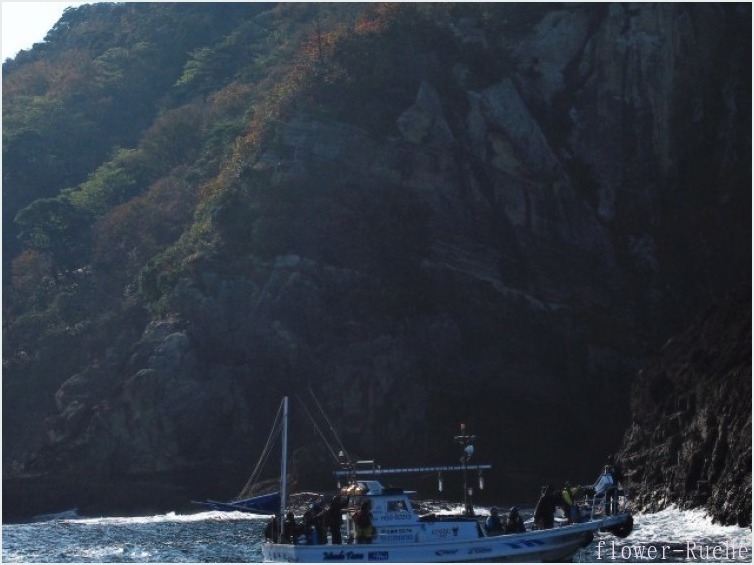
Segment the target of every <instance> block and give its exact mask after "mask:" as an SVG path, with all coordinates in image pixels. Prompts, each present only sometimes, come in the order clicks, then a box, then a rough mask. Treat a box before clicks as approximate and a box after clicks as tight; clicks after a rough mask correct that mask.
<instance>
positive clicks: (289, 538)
mask: <svg viewBox="0 0 754 565" xmlns="http://www.w3.org/2000/svg"><path fill="white" fill-rule="evenodd" d="M298 534H299V528H298V524H296V517H295V516H294V515H293V512H290V511H288V513H287V514H286V515H285V521H283V539H282V540H281V541H282V542H283V543H296V542H297V541H298Z"/></svg>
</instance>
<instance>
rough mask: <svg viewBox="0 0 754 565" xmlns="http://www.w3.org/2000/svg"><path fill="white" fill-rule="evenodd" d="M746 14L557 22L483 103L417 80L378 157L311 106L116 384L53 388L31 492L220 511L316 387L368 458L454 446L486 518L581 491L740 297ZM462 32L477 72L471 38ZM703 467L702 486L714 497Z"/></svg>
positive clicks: (254, 167) (473, 80)
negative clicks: (694, 342) (504, 504)
mask: <svg viewBox="0 0 754 565" xmlns="http://www.w3.org/2000/svg"><path fill="white" fill-rule="evenodd" d="M747 9H748V7H741V6H739V7H729V8H726V9H723V8H721V7H719V6H710V5H692V6H677V5H670V4H668V5H665V4H654V5H653V4H646V5H632V6H623V5H608V6H603V5H600V6H581V7H579V6H573V7H569V8H566V9H562V10H558V11H551V12H549V13H547V14H546V15H545V17H543V18H542V19H541V21H539V23H538V24H537V25H536V26H534V27H533V28H532V29H531V30H530V32H529V33H528V34H527V35H526V37H525V38H524V39H523V40H522V41H521V42H520V44H519V45H518V47H517V48H516V49H515V50H514V51H513V55H512V59H511V61H510V64H509V68H508V70H507V71H506V72H501V73H500V75H499V76H495V77H492V78H491V79H488V80H485V81H482V80H481V79H480V78H479V77H478V76H476V75H475V72H476V71H475V70H474V69H473V68H470V67H469V65H468V64H466V63H464V62H463V61H457V62H454V61H453V60H450V61H446V60H442V61H440V62H439V63H438V62H437V59H438V56H437V55H433V54H432V53H429V54H426V53H425V54H423V58H422V59H421V60H422V61H424V63H423V64H427V65H429V68H428V69H427V68H425V70H431V71H436V70H437V69H435V68H434V67H438V66H439V67H441V68H442V69H445V70H446V71H447V70H449V69H452V71H451V72H447V73H446V75H443V76H451V77H452V80H451V81H450V83H448V82H447V81H446V82H442V81H440V80H439V79H434V80H433V77H435V76H437V73H436V72H426V73H423V74H419V75H417V76H416V77H414V80H413V82H414V83H415V88H414V89H413V90H412V97H413V100H409V102H407V103H406V104H405V105H403V106H402V107H401V108H400V110H399V111H398V112H394V113H393V114H391V115H390V119H389V122H388V125H387V126H384V127H385V129H386V130H388V131H389V134H384V133H383V132H382V130H381V129H380V130H379V131H375V130H374V128H370V127H369V126H368V124H367V125H365V124H364V123H361V122H360V123H351V122H349V120H348V119H347V117H348V116H346V115H340V114H338V113H337V112H334V111H333V112H331V113H330V114H328V113H327V112H321V111H320V112H314V111H311V108H306V107H305V105H302V108H300V109H299V111H298V112H296V113H295V114H294V115H293V117H291V118H290V119H287V120H286V121H285V123H283V124H282V125H281V126H280V130H279V132H278V135H277V136H276V139H275V143H273V144H269V145H268V146H267V147H265V148H264V150H261V151H260V152H258V153H256V154H255V155H254V156H253V157H249V159H248V161H247V162H245V163H243V164H242V166H241V167H240V172H239V176H238V180H237V193H236V195H235V197H234V198H233V199H232V200H230V201H229V203H227V204H226V205H225V206H224V207H219V208H218V210H217V212H216V214H215V217H214V220H215V222H216V223H217V224H218V228H217V229H218V232H219V233H220V234H221V237H222V238H223V240H224V245H225V247H221V249H220V251H219V252H218V254H217V255H216V256H211V257H207V256H201V255H200V254H197V257H196V260H195V262H194V264H193V265H192V272H191V273H190V274H189V275H188V276H186V277H184V278H183V279H182V280H181V281H180V282H179V283H178V285H177V286H176V287H175V289H174V290H173V292H172V295H171V297H170V311H171V312H172V316H171V317H170V318H165V319H152V320H150V321H149V322H148V323H147V324H146V325H145V324H144V322H143V316H142V317H136V316H135V317H133V318H132V319H131V322H129V324H128V325H127V327H124V329H123V331H122V335H123V340H122V343H119V344H118V346H117V347H113V348H112V349H111V350H109V352H108V358H107V366H106V367H95V368H88V369H86V370H82V371H81V372H79V373H77V374H76V375H74V376H72V377H71V378H70V379H69V380H68V381H66V383H65V384H64V385H63V386H62V387H61V388H60V389H59V391H58V393H57V395H56V397H55V400H56V403H57V404H56V407H55V414H54V415H53V416H52V417H50V418H49V419H48V421H47V432H48V437H49V440H48V441H47V443H46V444H45V445H44V446H41V447H40V448H39V449H38V450H37V449H35V450H34V451H35V452H36V453H35V456H34V458H31V459H30V460H29V462H28V464H27V466H26V470H27V471H34V472H42V473H47V472H50V471H51V470H52V469H56V470H65V471H66V472H67V473H68V475H67V476H69V477H72V479H71V480H73V481H80V482H81V483H83V481H84V479H85V477H86V476H88V475H90V474H95V475H96V476H97V477H99V478H100V480H101V481H103V483H104V484H107V483H108V481H116V480H117V481H119V482H118V484H119V485H121V486H120V487H119V488H127V489H130V490H129V492H131V493H132V497H131V499H130V501H124V500H123V499H122V497H118V499H117V500H116V499H115V497H111V498H108V496H109V495H108V494H106V492H105V494H102V493H101V492H100V491H97V492H98V496H100V498H99V499H97V501H96V502H95V501H94V500H95V499H96V498H97V497H95V496H94V495H93V494H91V495H90V498H91V499H92V500H93V502H92V505H93V507H95V506H96V505H97V504H99V505H100V506H102V507H107V506H108V504H109V505H110V506H111V507H117V508H125V507H128V503H129V502H130V503H131V505H132V506H133V507H134V508H137V507H139V505H140V504H142V505H143V504H145V503H147V502H148V503H149V504H152V503H154V504H157V502H155V501H154V498H149V497H153V492H154V490H153V489H148V488H145V487H144V482H143V481H146V482H147V483H148V484H150V485H155V484H156V485H160V484H171V485H174V486H175V485H179V486H177V487H176V489H177V492H175V495H174V496H173V495H171V496H168V495H165V497H166V498H167V499H170V500H172V501H173V503H175V502H177V501H185V500H189V499H191V498H201V497H203V496H208V497H212V498H222V497H223V496H228V497H229V496H231V495H233V494H235V493H236V491H237V490H238V489H239V488H240V486H242V484H243V482H244V481H245V479H246V475H247V474H248V473H249V472H250V470H251V468H252V467H253V462H254V458H255V456H256V454H257V453H258V452H259V450H260V449H261V447H262V445H263V441H264V439H265V437H266V433H267V427H268V426H269V424H270V422H271V421H272V417H273V415H274V409H275V407H276V406H277V403H278V401H279V398H280V396H282V395H283V394H294V393H296V392H299V391H305V390H306V388H307V386H311V387H312V388H313V389H314V390H315V391H316V392H317V395H318V396H319V397H320V399H321V401H322V404H323V405H324V407H325V409H326V410H327V412H328V415H329V416H330V417H331V419H332V420H333V423H334V425H335V427H336V428H337V429H338V430H340V431H341V434H342V436H343V440H344V442H345V443H346V445H347V446H348V448H349V450H350V451H351V452H352V453H354V454H358V455H359V456H362V457H369V458H371V457H376V458H377V459H378V461H379V462H381V463H384V464H389V463H395V464H424V463H427V464H436V463H446V462H448V463H450V462H453V461H455V460H456V458H457V457H458V454H457V453H456V448H455V446H454V445H453V443H452V435H453V434H454V433H456V432H457V427H458V422H460V421H465V422H467V423H468V424H469V429H470V430H471V431H472V432H473V433H477V434H478V435H479V436H480V439H479V445H478V446H477V454H478V457H479V460H480V461H482V460H484V461H485V462H487V461H489V462H491V463H493V465H494V466H495V469H494V470H493V472H492V473H491V475H490V476H489V478H488V481H487V485H488V488H489V489H491V490H489V491H488V497H489V498H490V500H495V501H499V500H506V501H511V502H515V503H519V502H521V503H527V502H533V501H534V500H535V499H536V495H537V493H538V487H539V485H541V484H542V483H544V482H552V483H553V484H556V485H557V484H558V483H559V482H560V481H565V480H570V481H572V482H574V481H575V482H589V481H591V480H592V479H593V478H594V475H595V474H596V472H597V470H598V469H599V466H600V464H601V463H603V461H604V458H605V456H606V455H607V454H608V453H611V452H614V451H615V449H616V446H617V445H618V444H619V441H620V438H621V436H622V434H623V433H624V431H625V428H626V426H627V425H628V423H629V422H630V421H631V419H630V416H629V414H630V407H629V395H630V391H631V388H630V385H631V381H632V379H633V376H634V375H635V374H636V371H637V370H639V369H640V368H641V367H642V366H643V365H644V363H645V360H646V357H647V355H648V353H649V352H651V351H653V350H654V349H655V348H656V346H657V344H658V343H662V341H664V339H665V338H666V336H667V335H671V334H672V333H674V332H675V331H677V330H678V328H679V325H680V324H685V323H687V322H688V321H689V319H690V318H691V317H692V316H693V314H694V313H695V311H696V310H697V308H699V307H700V306H701V305H702V304H705V303H707V302H708V301H709V300H710V299H711V298H714V297H716V296H719V295H721V294H723V293H725V292H726V290H727V289H728V288H729V286H730V285H735V284H737V283H739V282H740V281H746V280H748V277H749V274H750V267H751V263H750V260H751V244H750V229H751V223H750V222H751V220H750V215H749V210H750V197H751V196H750V147H751V146H750V128H749V126H750V103H749V102H750V101H749V100H748V98H747V97H748V95H749V90H750V84H751V80H750V76H751V75H750V71H751V66H750V65H749V64H743V63H742V60H744V59H745V58H746V57H748V56H749V55H750V54H749V53H748V52H749V50H750V27H749V28H748V36H747V35H746V29H747V28H746V26H745V25H743V24H742V23H741V21H742V19H744V20H745V19H746V18H749V19H750V16H749V15H748V13H746V14H744V15H741V14H736V11H737V10H738V11H746V10H747ZM739 28H740V29H739ZM454 29H455V31H454V33H455V34H456V36H455V38H456V39H455V40H456V41H457V42H458V43H459V44H460V45H464V46H466V47H467V48H469V49H471V48H474V49H480V50H482V52H483V51H484V49H491V48H492V47H491V45H492V44H493V43H492V42H493V39H494V38H492V37H486V36H485V32H484V29H483V26H481V24H479V23H478V22H473V21H465V22H463V25H460V24H459V25H457V26H456V27H455V28H454ZM426 61H430V62H429V63H426ZM433 65H434V67H433ZM417 67H419V68H422V67H421V66H420V65H419V64H418V63H417ZM386 91H389V89H386ZM459 93H460V94H459ZM380 96H382V94H380V93H376V94H375V104H377V103H378V102H379V100H378V99H379V97H380ZM364 112H365V113H367V112H369V108H365V109H364ZM352 121H359V120H352ZM260 210H261V211H262V212H261V213H260ZM247 240H248V242H252V241H253V242H259V241H263V242H265V244H266V249H267V250H268V252H267V253H266V254H265V253H259V252H258V249H257V248H255V247H254V245H256V244H257V243H254V244H252V243H247V244H246V246H245V247H244V245H242V244H244V243H246V242H247ZM231 244H232V245H231ZM239 247H240V248H242V249H246V250H247V252H246V253H244V254H240V255H239V254H237V253H234V254H231V253H230V252H228V253H226V254H225V255H223V254H222V253H223V249H225V250H229V249H238V248H239ZM269 250H272V251H269ZM134 335H140V337H138V338H134V337H133V336H134ZM102 375H107V378H106V379H104V378H102ZM94 381H98V382H100V383H105V384H103V385H101V387H102V388H101V389H94V388H92V387H93V386H94V385H93V384H91V383H93V382H94ZM87 382H88V383H90V384H89V385H87V384H86V383H87ZM643 382H645V381H644V380H643V378H642V379H640V381H639V383H640V384H639V385H637V387H638V388H635V389H634V393H633V394H634V395H635V396H636V395H641V394H645V393H646V391H645V390H644V389H645V388H646V387H645V386H644V385H642V384H641V383H643ZM646 386H650V387H651V386H654V385H646ZM726 386H727V385H726ZM670 390H671V387H668V388H667V389H664V388H663V389H662V390H660V391H657V392H656V393H652V395H653V401H655V402H665V400H663V398H665V397H666V396H667V395H669V394H671V393H670ZM714 394H718V395H720V402H721V403H722V405H725V398H726V395H725V394H722V389H721V391H717V392H715V393H714ZM747 398H748V397H747ZM634 404H635V405H634V408H633V409H634V411H636V410H637V406H639V408H638V409H639V410H641V409H644V407H643V404H642V403H639V405H637V404H636V403H634ZM688 410H691V408H689V409H688ZM686 413H687V414H691V412H689V411H687V412H686ZM643 414H644V413H643V412H642V413H638V414H637V415H636V416H635V417H634V420H635V421H636V422H638V421H640V420H641V421H644V420H643V419H642V418H644V416H643ZM689 417H692V416H689ZM693 417H694V418H696V417H697V416H693ZM647 421H649V420H647ZM734 421H735V423H736V425H738V424H740V425H742V426H743V425H744V424H745V422H743V421H742V420H740V419H739V418H737V419H735V420H734ZM710 425H711V424H710ZM642 429H643V428H642ZM679 429H680V428H679ZM705 429H706V428H705ZM716 429H717V428H716ZM632 430H633V431H632V432H631V433H632V434H633V435H632V436H630V437H631V439H630V441H631V442H633V443H632V445H635V446H636V449H639V447H640V446H643V445H644V444H646V442H647V441H649V439H648V437H649V436H646V437H645V436H644V435H641V433H643V431H642V432H640V431H639V429H638V428H632ZM644 431H646V430H644ZM700 433H702V432H701V431H700ZM705 433H707V432H705ZM710 433H711V432H710ZM749 434H750V420H749ZM678 437H680V436H677V435H673V436H672V437H671V436H668V438H667V441H668V442H672V441H678V439H677V438H678ZM705 437H706V436H705ZM634 438H635V439H634ZM673 438H675V439H673ZM309 440H312V438H310V437H308V439H307V440H304V441H303V442H301V443H300V444H299V445H301V444H304V443H306V442H307V441H309ZM294 441H296V440H294ZM683 441H685V440H683ZM312 442H313V440H312V441H310V443H312ZM718 444H719V445H721V446H722V445H723V443H721V442H720V441H717V440H715V441H712V440H710V443H709V444H707V443H705V444H704V448H702V450H701V451H700V453H702V454H703V455H701V456H704V457H711V458H713V459H715V461H716V463H714V464H713V463H709V465H711V467H710V469H715V470H714V472H713V471H712V470H709V471H708V470H707V467H708V464H707V463H704V464H701V463H700V464H698V465H697V464H695V465H696V467H694V468H695V469H696V470H695V471H694V473H695V474H694V480H697V479H698V480H701V479H702V478H705V477H708V478H709V480H710V481H712V482H714V481H716V480H718V479H720V478H721V477H727V476H728V475H727V474H726V473H727V472H728V471H727V470H726V469H728V462H729V460H728V459H726V456H725V455H720V454H721V453H722V451H721V450H722V449H723V447H720V448H719V449H717V447H716V446H717V445H718ZM632 449H633V448H632ZM689 449H691V448H689ZM716 449H717V451H715V450H716ZM302 453H303V452H302ZM714 453H718V455H713V454H714ZM307 456H308V457H311V458H312V459H314V458H315V457H316V456H315V455H314V454H309V455H306V454H303V455H302V457H304V458H305V457H307ZM627 457H628V456H627ZM694 457H700V456H697V455H694V454H693V453H691V452H689V458H694ZM721 461H722V463H721ZM301 468H305V466H302V467H301ZM700 469H704V471H702V470H700ZM749 472H750V470H749ZM697 475H698V477H697ZM306 478H307V477H305V476H301V477H299V479H301V480H300V484H301V483H303V484H305V482H306ZM637 480H638V479H637ZM720 480H722V479H720ZM725 480H727V479H725ZM129 481H130V482H132V483H133V485H134V486H132V487H122V485H123V484H129ZM138 481H142V482H138ZM113 484H114V483H113ZM674 484H675V483H674ZM327 486H331V485H330V484H329V483H328V484H327ZM80 487H81V485H80V484H79V486H78V487H76V488H79V489H80ZM19 488H20V487H19ZM66 488H68V490H66ZM66 488H63V487H61V488H58V489H57V491H59V492H63V491H65V492H66V493H67V494H66V496H68V498H67V499H66V500H70V501H72V502H73V501H74V497H75V491H74V489H73V488H70V487H66ZM95 488H99V487H95V486H91V487H90V488H89V490H88V491H87V492H91V491H92V489H95ZM684 488H685V489H686V490H683V491H679V490H674V489H672V488H671V490H670V491H669V492H670V493H671V495H670V496H669V497H668V498H667V501H668V502H670V501H671V500H674V499H675V498H676V497H677V496H681V497H684V496H686V494H684V493H686V492H687V491H688V488H690V487H684ZM104 490H105V491H106V490H107V489H104ZM150 493H151V494H150ZM646 496H647V497H649V496H650V494H649V493H648V494H647V495H646ZM147 498H148V500H146V499H147ZM6 500H8V499H7V498H6ZM162 500H163V499H161V501H162ZM648 500H649V498H647V501H648ZM161 503H162V504H167V502H164V501H162V502H161ZM61 504H62V501H61ZM715 504H717V503H715ZM9 505H10V503H9ZM647 505H649V502H647ZM45 509H46V508H43V510H45ZM5 511H6V510H5V508H4V512H5Z"/></svg>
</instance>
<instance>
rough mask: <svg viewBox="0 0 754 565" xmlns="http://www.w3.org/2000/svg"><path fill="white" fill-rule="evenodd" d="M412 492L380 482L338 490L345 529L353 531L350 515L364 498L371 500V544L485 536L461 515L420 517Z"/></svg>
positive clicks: (471, 520)
mask: <svg viewBox="0 0 754 565" xmlns="http://www.w3.org/2000/svg"><path fill="white" fill-rule="evenodd" d="M411 494H415V492H414V491H404V490H403V489H401V488H394V487H385V486H383V485H382V483H380V482H379V481H374V480H369V481H356V482H353V483H352V484H350V485H348V486H347V487H344V488H342V489H341V495H343V496H347V497H348V514H347V517H346V528H347V531H348V536H349V537H350V536H352V535H353V534H354V524H353V520H352V516H353V514H354V513H355V512H356V510H358V509H359V507H360V506H361V503H362V502H363V501H364V500H369V501H370V502H371V511H372V525H373V526H374V528H375V530H376V536H375V538H374V540H373V543H416V542H423V541H441V540H451V539H470V538H478V537H484V536H485V534H484V532H483V531H482V528H481V527H480V525H479V522H478V521H477V519H476V518H473V517H464V516H436V515H434V514H429V515H425V516H420V515H419V514H417V513H416V511H415V510H414V507H413V505H412V503H411V498H410V495H411Z"/></svg>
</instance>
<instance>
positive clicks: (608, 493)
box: [594, 465, 618, 516]
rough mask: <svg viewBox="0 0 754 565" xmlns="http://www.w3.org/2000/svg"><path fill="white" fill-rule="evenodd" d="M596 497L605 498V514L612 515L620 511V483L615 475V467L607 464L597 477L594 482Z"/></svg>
mask: <svg viewBox="0 0 754 565" xmlns="http://www.w3.org/2000/svg"><path fill="white" fill-rule="evenodd" d="M594 496H595V499H603V500H604V504H605V514H606V515H608V516H609V515H610V514H613V513H616V512H617V511H618V485H617V484H616V482H615V477H613V468H612V467H611V466H610V465H605V467H604V469H603V470H602V474H601V475H600V476H599V477H597V482H596V483H594Z"/></svg>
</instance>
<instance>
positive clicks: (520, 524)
mask: <svg viewBox="0 0 754 565" xmlns="http://www.w3.org/2000/svg"><path fill="white" fill-rule="evenodd" d="M525 531H526V526H525V525H524V519H523V518H521V514H519V513H518V508H516V507H515V506H514V507H512V508H511V509H510V510H509V511H508V517H507V518H506V519H505V533H506V534H523V533H524V532H525Z"/></svg>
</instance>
